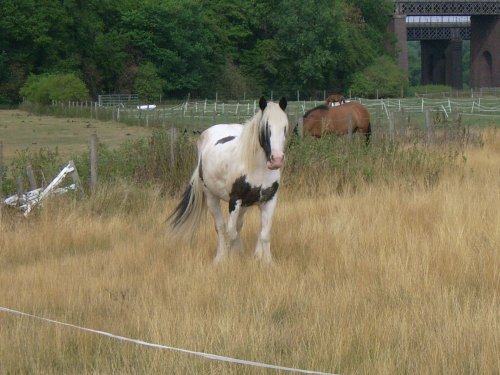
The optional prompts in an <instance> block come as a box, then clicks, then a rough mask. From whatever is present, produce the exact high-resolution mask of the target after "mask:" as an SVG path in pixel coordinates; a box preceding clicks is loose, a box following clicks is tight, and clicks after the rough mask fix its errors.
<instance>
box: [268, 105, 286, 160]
mask: <svg viewBox="0 0 500 375" xmlns="http://www.w3.org/2000/svg"><path fill="white" fill-rule="evenodd" d="M276 109H277V110H275V111H272V113H270V115H269V118H268V124H269V130H270V133H271V136H270V146H271V155H270V156H269V160H268V161H267V167H268V168H269V169H279V168H281V167H282V166H283V164H284V161H285V153H284V149H285V141H286V133H287V130H288V117H287V116H286V114H285V112H283V111H282V110H281V109H280V108H279V106H277V108H276Z"/></svg>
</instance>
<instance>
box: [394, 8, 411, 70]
mask: <svg viewBox="0 0 500 375" xmlns="http://www.w3.org/2000/svg"><path fill="white" fill-rule="evenodd" d="M389 31H390V32H393V33H394V34H396V38H397V41H396V53H397V54H398V63H399V67H400V68H401V69H402V70H403V71H404V72H405V73H407V74H408V39H407V30H406V16H405V15H403V14H395V15H393V16H392V20H391V22H390V23H389Z"/></svg>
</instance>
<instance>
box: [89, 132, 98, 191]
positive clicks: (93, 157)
mask: <svg viewBox="0 0 500 375" xmlns="http://www.w3.org/2000/svg"><path fill="white" fill-rule="evenodd" d="M96 187H97V134H96V133H94V134H92V135H91V136H90V191H91V192H92V193H94V192H95V189H96Z"/></svg>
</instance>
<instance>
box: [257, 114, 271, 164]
mask: <svg viewBox="0 0 500 375" xmlns="http://www.w3.org/2000/svg"><path fill="white" fill-rule="evenodd" d="M259 143H260V147H262V149H263V150H264V153H265V154H266V159H267V160H271V131H270V130H269V123H268V122H267V121H266V125H264V126H261V127H260V130H259Z"/></svg>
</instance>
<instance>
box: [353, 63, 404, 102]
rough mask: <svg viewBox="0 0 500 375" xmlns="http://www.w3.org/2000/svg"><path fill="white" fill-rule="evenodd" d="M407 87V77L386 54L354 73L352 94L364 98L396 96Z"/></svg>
mask: <svg viewBox="0 0 500 375" xmlns="http://www.w3.org/2000/svg"><path fill="white" fill-rule="evenodd" d="M407 87H408V77H407V76H406V74H405V73H404V72H403V71H402V70H401V69H400V68H399V67H398V66H397V65H396V63H395V62H394V61H392V60H391V59H390V58H389V57H388V56H382V57H379V58H377V59H376V60H375V61H374V62H373V64H371V65H370V66H368V67H367V68H365V69H364V70H363V71H362V72H359V73H356V74H355V75H354V78H353V82H352V85H351V90H352V94H353V95H355V96H360V97H364V98H374V97H376V96H377V94H378V96H379V97H398V96H400V95H401V89H403V90H406V89H407Z"/></svg>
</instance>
